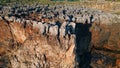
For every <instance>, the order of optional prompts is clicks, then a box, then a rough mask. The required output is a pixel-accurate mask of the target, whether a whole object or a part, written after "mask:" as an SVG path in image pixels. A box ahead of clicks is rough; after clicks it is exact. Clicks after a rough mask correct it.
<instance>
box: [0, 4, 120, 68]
mask: <svg viewBox="0 0 120 68" xmlns="http://www.w3.org/2000/svg"><path fill="white" fill-rule="evenodd" d="M60 7H61V6H60ZM60 7H59V6H58V7H55V8H58V9H59V10H60ZM36 8H38V7H36ZM55 8H54V10H55ZM68 8H69V9H68ZM12 9H13V13H11V14H13V15H10V14H8V16H1V18H0V67H1V68H91V67H92V68H119V67H120V45H119V44H120V37H119V35H120V30H119V28H120V27H119V25H120V23H119V20H120V19H119V16H118V15H114V14H109V13H108V14H107V13H101V12H98V11H93V10H88V9H86V8H80V10H81V11H82V12H81V11H79V12H78V11H74V12H72V10H71V9H70V7H67V8H65V7H63V8H62V10H60V11H63V13H61V12H60V11H58V12H57V13H56V12H55V11H51V10H52V9H48V8H47V7H45V8H44V10H40V13H39V14H42V13H43V16H41V15H39V17H40V18H38V12H37V10H36V11H35V10H34V7H32V8H30V9H29V8H27V9H28V11H27V10H26V11H25V10H24V12H21V13H20V11H22V10H20V8H16V7H13V8H12ZM14 9H16V10H15V12H16V13H17V14H16V13H14ZM65 9H68V10H69V11H71V12H70V13H73V14H76V15H75V17H73V19H72V21H71V17H72V15H70V13H69V12H68V13H67V12H66V10H65ZM45 10H46V12H45ZM74 10H76V9H74ZM32 11H35V14H34V12H32ZM38 11H39V10H38ZM42 11H43V12H42ZM11 12H12V11H11ZM26 12H28V13H31V14H29V15H28V16H27V14H26V15H25V13H26ZM44 12H45V13H44ZM50 12H53V13H55V16H54V17H53V18H52V19H51V17H50V18H49V15H47V13H48V14H50ZM19 13H20V14H19ZM22 13H23V14H22ZM59 13H61V15H63V17H64V18H61V17H62V16H61V17H59V16H60V15H59ZM56 14H58V17H59V18H58V17H56ZM82 14H83V15H82ZM84 14H85V15H84ZM87 14H88V15H87ZM89 14H91V15H89ZM97 14H98V15H97ZM46 15H47V16H46ZM77 15H81V16H77ZM51 16H52V14H51ZM19 17H20V18H19ZM74 18H75V19H74ZM21 19H22V20H21Z"/></svg>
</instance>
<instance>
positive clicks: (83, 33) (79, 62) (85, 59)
mask: <svg viewBox="0 0 120 68" xmlns="http://www.w3.org/2000/svg"><path fill="white" fill-rule="evenodd" d="M91 26H92V24H88V23H87V22H86V23H85V24H82V23H76V26H75V35H76V40H75V43H76V46H75V48H76V49H75V50H76V53H75V54H76V57H75V61H76V63H75V68H91V66H90V63H91V58H92V55H91V52H90V51H89V50H90V42H91V32H90V31H89V28H90V27H91Z"/></svg>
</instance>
